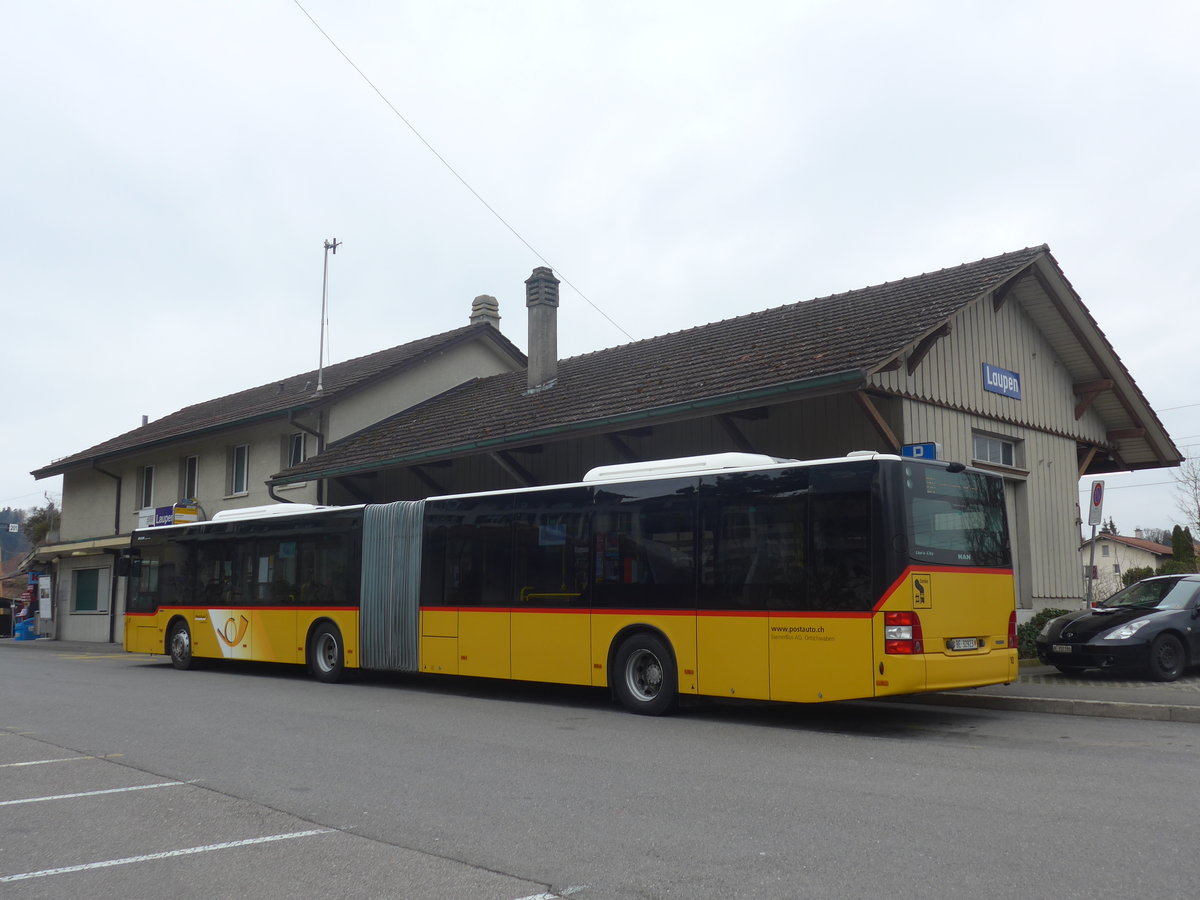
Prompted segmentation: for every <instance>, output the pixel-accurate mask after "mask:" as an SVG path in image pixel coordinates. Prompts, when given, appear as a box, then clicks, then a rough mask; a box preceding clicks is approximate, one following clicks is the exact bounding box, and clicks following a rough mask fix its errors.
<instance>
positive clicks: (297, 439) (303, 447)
mask: <svg viewBox="0 0 1200 900" xmlns="http://www.w3.org/2000/svg"><path fill="white" fill-rule="evenodd" d="M297 450H299V453H298V454H297V452H296V451H297ZM286 452H287V455H286V456H285V457H284V463H285V466H284V468H290V467H291V466H298V465H300V463H302V462H304V461H305V460H306V459H308V441H307V440H306V435H305V434H304V432H303V431H296V432H293V433H292V434H289V435H288V436H287V447H286ZM297 456H298V457H299V458H297Z"/></svg>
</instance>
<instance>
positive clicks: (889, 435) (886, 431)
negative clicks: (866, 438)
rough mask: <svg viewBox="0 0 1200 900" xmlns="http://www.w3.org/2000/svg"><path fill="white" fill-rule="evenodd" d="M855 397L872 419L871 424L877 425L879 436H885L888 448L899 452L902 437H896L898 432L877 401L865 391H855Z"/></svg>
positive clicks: (893, 451)
mask: <svg viewBox="0 0 1200 900" xmlns="http://www.w3.org/2000/svg"><path fill="white" fill-rule="evenodd" d="M854 399H855V400H857V401H858V405H859V406H860V407H861V408H862V411H863V412H864V413H866V414H867V418H868V419H870V420H871V424H872V425H873V426H875V430H876V431H877V432H879V436H880V437H881V438H883V441H884V443H885V444H887V447H888V449H889V450H890V451H891V452H892V453H899V452H900V439H899V438H898V437H896V432H894V431H892V429H891V426H890V425H888V423H887V420H886V419H884V418H883V415H882V413H880V412H879V409H878V408H877V407H876V406H875V401H874V400H872V399H871V397H870V395H868V394H867V393H866V392H865V391H855V392H854Z"/></svg>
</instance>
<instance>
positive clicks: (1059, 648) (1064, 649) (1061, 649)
mask: <svg viewBox="0 0 1200 900" xmlns="http://www.w3.org/2000/svg"><path fill="white" fill-rule="evenodd" d="M1050 649H1051V650H1053V651H1054V652H1055V653H1070V652H1071V645H1070V644H1054V645H1053V646H1051V648H1050Z"/></svg>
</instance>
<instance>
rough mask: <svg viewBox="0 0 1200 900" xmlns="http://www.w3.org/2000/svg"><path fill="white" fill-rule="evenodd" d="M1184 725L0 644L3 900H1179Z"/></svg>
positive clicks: (1193, 757) (1188, 885) (1188, 781)
mask: <svg viewBox="0 0 1200 900" xmlns="http://www.w3.org/2000/svg"><path fill="white" fill-rule="evenodd" d="M1198 764H1200V725H1194V724H1190V723H1183V722H1146V721H1126V720H1119V719H1102V718H1088V717H1080V716H1056V715H1045V714H1038V713H1022V712H1011V711H1002V710H987V709H984V710H980V709H968V708H951V707H930V706H920V705H915V704H914V705H908V704H897V703H872V702H856V703H846V704H831V705H824V706H816V707H793V706H782V705H770V704H731V703H722V704H705V705H700V706H697V707H693V708H688V709H685V710H684V711H683V712H682V713H680V714H678V715H676V716H673V717H670V718H663V719H646V718H641V717H637V716H632V715H629V714H626V713H623V712H622V711H620V710H619V709H618V708H617V707H616V706H615V705H614V704H612V703H611V702H610V701H609V699H608V698H607V696H606V695H605V694H603V693H600V692H593V691H587V690H574V689H563V688H549V687H539V686H530V685H512V684H504V683H498V682H484V681H465V680H433V679H429V678H425V677H419V676H412V677H367V678H362V679H360V680H358V681H357V682H356V683H351V684H345V685H321V684H317V683H315V682H313V681H311V680H310V679H308V678H307V677H306V676H305V675H304V674H303V672H302V671H301V670H300V669H299V668H296V669H292V668H288V667H271V666H249V665H238V666H229V665H225V666H213V667H209V668H206V669H203V670H200V671H194V672H176V671H174V670H173V669H171V668H170V666H169V665H168V664H167V663H166V661H165V660H164V659H162V658H155V657H145V656H126V655H121V654H112V653H88V652H84V651H78V650H69V649H63V650H58V649H54V648H51V647H39V648H37V649H36V650H31V649H30V648H28V647H23V646H21V645H15V644H12V643H8V642H6V643H0V895H3V896H4V897H6V898H9V897H11V898H20V900H24V898H32V897H39V898H40V897H55V898H57V897H79V896H89V897H98V898H99V897H118V896H119V897H129V898H142V897H161V896H165V895H170V896H173V897H176V898H202V897H203V898H206V900H210V898H213V897H227V896H229V897H232V896H239V897H240V896H250V897H255V898H271V897H280V898H282V897H289V898H290V897H320V896H338V897H351V898H353V897H379V898H438V900H441V898H465V900H476V898H478V900H492V898H495V900H518V898H530V897H541V898H544V900H550V898H553V897H575V898H581V900H597V898H660V897H664V898H665V897H685V898H709V897H712V898H737V897H755V898H757V897H768V898H770V897H780V898H791V897H822V898H823V897H864V896H869V895H875V896H878V895H884V896H893V897H950V896H953V897H962V896H971V897H1030V896H1035V897H1037V896H1054V897H1056V898H1071V897H1081V898H1082V897H1086V898H1089V900H1093V898H1095V897H1105V896H1120V895H1158V896H1167V895H1170V896H1190V895H1191V894H1192V893H1194V888H1195V884H1196V883H1197V881H1198V880H1200V863H1198V862H1197V854H1196V853H1195V852H1194V850H1193V849H1192V848H1191V846H1190V844H1191V837H1192V822H1193V819H1194V812H1193V809H1194V807H1195V803H1196V800H1197V796H1196V795H1197V792H1198V789H1197V787H1196V785H1197V778H1196V775H1195V771H1196V768H1197V765H1198Z"/></svg>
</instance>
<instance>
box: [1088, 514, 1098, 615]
mask: <svg viewBox="0 0 1200 900" xmlns="http://www.w3.org/2000/svg"><path fill="white" fill-rule="evenodd" d="M1095 583H1096V526H1095V525H1093V526H1092V544H1091V547H1090V548H1089V552H1088V582H1087V607H1088V609H1091V607H1092V585H1093V584H1095Z"/></svg>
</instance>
